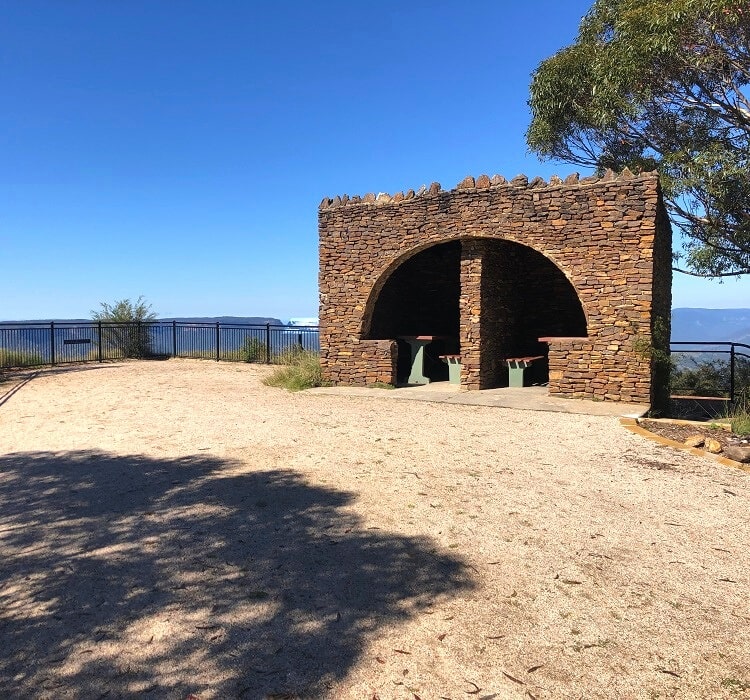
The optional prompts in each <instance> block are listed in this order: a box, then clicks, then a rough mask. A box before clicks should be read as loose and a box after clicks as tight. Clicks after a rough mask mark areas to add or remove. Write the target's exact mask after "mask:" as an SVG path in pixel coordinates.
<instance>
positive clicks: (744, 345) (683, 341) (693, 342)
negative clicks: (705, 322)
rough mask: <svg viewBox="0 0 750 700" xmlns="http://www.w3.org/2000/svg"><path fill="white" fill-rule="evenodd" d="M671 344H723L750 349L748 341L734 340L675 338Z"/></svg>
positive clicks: (714, 345)
mask: <svg viewBox="0 0 750 700" xmlns="http://www.w3.org/2000/svg"><path fill="white" fill-rule="evenodd" d="M669 344H670V346H672V345H710V346H713V347H716V346H717V345H722V346H726V345H729V346H730V347H735V348H747V349H748V350H750V345H747V344H746V343H735V342H734V341H733V340H673V341H671V342H670V343H669ZM696 352H698V351H696ZM725 352H729V351H728V350H727V351H725Z"/></svg>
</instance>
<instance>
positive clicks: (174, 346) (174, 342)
mask: <svg viewBox="0 0 750 700" xmlns="http://www.w3.org/2000/svg"><path fill="white" fill-rule="evenodd" d="M172 357H177V321H172Z"/></svg>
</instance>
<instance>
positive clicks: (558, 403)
mask: <svg viewBox="0 0 750 700" xmlns="http://www.w3.org/2000/svg"><path fill="white" fill-rule="evenodd" d="M307 392H308V393H313V394H322V395H329V396H357V397H362V396H372V397H373V398H383V399H389V400H394V401H430V402H433V403H450V404H464V405H467V406H496V407H501V408H518V409H521V410H526V411H550V412H553V413H578V414H583V415H590V416H625V417H628V418H639V417H641V416H643V415H645V413H646V412H647V411H648V410H649V406H648V405H647V404H633V403H619V402H615V401H590V400H588V399H562V398H559V397H556V396H549V395H548V393H547V387H546V386H529V387H523V388H511V387H503V388H500V389H484V390H482V391H465V390H462V389H461V388H460V387H458V386H456V385H455V384H450V383H449V382H431V383H430V384H424V385H421V386H408V387H400V388H398V389H374V388H367V387H348V386H335V387H318V388H315V389H308V390H307Z"/></svg>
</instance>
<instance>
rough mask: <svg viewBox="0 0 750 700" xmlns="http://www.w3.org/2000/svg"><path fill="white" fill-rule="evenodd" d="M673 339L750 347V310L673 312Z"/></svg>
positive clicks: (681, 310)
mask: <svg viewBox="0 0 750 700" xmlns="http://www.w3.org/2000/svg"><path fill="white" fill-rule="evenodd" d="M672 340H673V341H683V342H685V341H691V340H694V341H697V342H705V341H711V340H716V341H730V342H734V343H746V344H748V345H750V309H695V308H680V309H672Z"/></svg>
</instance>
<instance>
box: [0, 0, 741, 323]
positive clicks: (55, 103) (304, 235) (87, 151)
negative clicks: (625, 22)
mask: <svg viewBox="0 0 750 700" xmlns="http://www.w3.org/2000/svg"><path fill="white" fill-rule="evenodd" d="M589 5H590V2H589V0H566V1H565V2H559V0H537V1H536V2H529V3H506V2H495V3H482V4H477V3H474V4H463V3H458V2H455V1H454V0H432V1H430V2H427V1H422V0H417V1H412V2H410V3H404V2H397V1H395V0H383V1H381V2H378V3H359V2H350V1H349V2H343V1H342V2H334V1H326V0H322V1H321V2H317V3H312V2H303V1H301V0H289V1H288V2H286V3H270V2H265V3H261V2H252V1H251V0H233V1H229V0H211V1H210V2H209V1H208V0H202V1H201V2H197V1H194V0H180V2H174V1H173V0H169V1H167V0H127V2H126V1H124V0H123V1H119V2H114V1H112V2H102V1H101V0H65V1H61V0H47V1H43V0H5V2H3V3H2V5H0V256H2V267H1V268H0V270H1V272H0V319H6V320H7V319H21V318H51V317H52V318H66V317H67V318H70V317H84V318H85V317H88V316H89V314H90V311H91V310H92V309H95V308H98V304H99V302H101V301H114V300H116V299H121V298H125V297H130V298H136V297H138V296H139V295H144V296H145V297H146V298H147V299H148V300H149V301H150V302H151V303H152V305H153V309H154V311H156V312H157V314H158V315H159V316H193V315H196V316H203V315H225V314H226V315H242V316H251V315H270V316H276V317H279V318H281V319H288V318H289V317H293V316H315V315H317V304H318V299H317V243H318V235H317V207H318V204H319V202H320V200H321V199H322V198H323V197H324V196H334V195H336V194H343V193H349V194H364V193H366V192H370V191H374V192H380V191H383V192H395V191H399V190H405V189H408V188H410V187H413V188H415V189H416V188H418V187H419V186H420V185H422V184H423V183H424V184H428V185H429V183H430V182H432V181H438V182H440V183H441V184H442V185H443V187H444V188H445V189H449V188H452V187H454V186H455V185H456V184H457V183H458V182H459V181H460V180H462V179H463V178H464V177H465V176H466V175H468V174H471V175H475V176H476V175H479V174H481V173H488V174H490V175H492V174H493V173H500V174H503V175H506V176H507V177H513V176H514V175H516V174H518V173H520V172H525V173H526V174H528V175H530V176H533V175H542V176H543V177H548V176H549V175H551V174H552V173H558V174H561V175H565V174H567V173H568V172H570V171H571V170H572V169H573V168H571V167H570V166H566V165H561V164H554V163H540V162H539V161H538V160H537V159H536V158H535V157H533V156H531V155H529V154H528V153H527V149H526V144H525V141H524V133H525V130H526V127H527V125H528V118H529V115H528V108H527V105H526V100H527V97H528V84H529V75H530V73H531V72H532V70H533V69H534V68H535V67H536V65H537V64H538V63H539V62H540V61H541V60H543V59H544V58H546V57H547V56H549V55H551V54H552V53H554V52H555V51H556V50H557V49H559V48H561V47H562V46H564V45H566V44H568V43H570V41H572V40H573V38H574V37H575V34H576V31H577V27H578V22H579V20H580V18H581V16H582V15H583V14H584V13H585V12H586V10H587V9H588V7H589ZM674 305H675V306H708V307H737V306H750V281H747V280H743V281H741V282H737V281H735V280H729V281H727V282H725V283H724V284H723V285H718V284H716V283H709V282H705V281H700V280H697V281H696V280H690V279H687V278H684V277H682V276H680V277H678V278H677V279H676V280H675V285H674Z"/></svg>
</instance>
